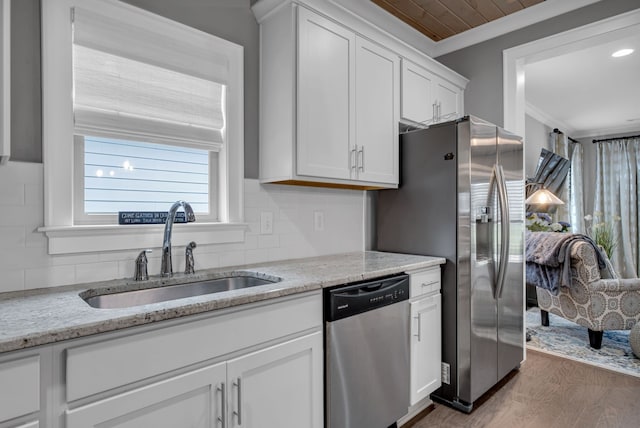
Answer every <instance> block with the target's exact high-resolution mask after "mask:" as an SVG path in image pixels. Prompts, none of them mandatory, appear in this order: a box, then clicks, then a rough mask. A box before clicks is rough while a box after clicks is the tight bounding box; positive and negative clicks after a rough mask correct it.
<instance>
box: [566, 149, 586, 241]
mask: <svg viewBox="0 0 640 428" xmlns="http://www.w3.org/2000/svg"><path fill="white" fill-rule="evenodd" d="M570 160H571V167H570V169H569V177H568V180H569V223H570V224H571V231H572V232H574V233H585V228H584V215H585V212H584V179H583V177H584V176H583V175H582V162H583V150H582V144H580V143H571V158H570Z"/></svg>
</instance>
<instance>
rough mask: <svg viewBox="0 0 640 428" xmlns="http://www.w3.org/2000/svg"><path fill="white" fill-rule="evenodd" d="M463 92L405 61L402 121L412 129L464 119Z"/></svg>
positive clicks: (403, 62)
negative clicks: (414, 126)
mask: <svg viewBox="0 0 640 428" xmlns="http://www.w3.org/2000/svg"><path fill="white" fill-rule="evenodd" d="M463 98H464V88H463V87H461V86H458V85H456V84H454V83H451V82H450V81H448V80H446V79H444V78H442V77H440V76H438V75H437V74H435V73H432V72H431V71H429V70H427V69H426V68H424V67H421V66H420V65H418V64H415V63H413V62H411V61H409V60H407V59H404V58H403V59H402V101H401V118H402V121H403V122H404V123H407V124H410V125H425V126H428V125H432V124H434V123H439V122H445V121H448V120H452V119H456V118H459V117H461V116H462V115H463Z"/></svg>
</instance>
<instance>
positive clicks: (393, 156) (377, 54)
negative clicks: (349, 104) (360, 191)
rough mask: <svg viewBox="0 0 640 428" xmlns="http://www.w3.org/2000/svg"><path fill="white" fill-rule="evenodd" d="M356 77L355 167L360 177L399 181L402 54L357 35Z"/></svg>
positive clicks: (390, 182)
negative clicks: (396, 53) (399, 55)
mask: <svg viewBox="0 0 640 428" xmlns="http://www.w3.org/2000/svg"><path fill="white" fill-rule="evenodd" d="M355 77H356V79H355V80H356V81H355V86H356V126H355V128H356V143H355V146H354V147H352V150H353V149H355V152H353V154H354V155H355V159H353V163H352V167H353V166H355V170H356V173H357V177H358V178H359V179H360V180H364V181H373V182H378V183H388V184H392V185H393V184H397V183H398V121H399V109H398V106H399V104H400V78H399V77H400V58H399V57H398V56H397V55H395V54H394V53H393V52H390V51H389V50H387V49H384V48H382V47H380V46H378V45H377V44H375V43H371V42H369V41H367V40H365V39H363V38H361V37H357V38H356V72H355ZM352 157H353V156H352Z"/></svg>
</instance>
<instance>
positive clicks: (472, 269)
mask: <svg viewBox="0 0 640 428" xmlns="http://www.w3.org/2000/svg"><path fill="white" fill-rule="evenodd" d="M400 159H401V163H400V177H401V178H400V186H399V188H398V189H395V190H382V191H380V192H378V197H377V202H376V206H377V209H376V225H377V226H376V242H377V245H376V247H377V249H378V250H380V251H392V252H400V253H411V254H423V255H432V256H441V257H444V258H445V259H446V264H445V265H444V267H443V271H442V274H443V275H442V360H443V361H442V362H443V367H442V369H443V382H442V387H441V388H440V389H438V390H437V391H436V392H435V393H434V394H432V399H435V400H438V401H443V402H446V403H448V404H450V405H452V406H453V407H455V408H457V409H459V410H463V411H466V412H470V411H471V410H472V407H473V403H474V401H476V400H477V399H478V398H479V397H480V396H481V395H483V394H484V393H485V392H487V391H488V390H489V389H490V388H491V387H492V386H494V385H495V384H496V383H498V382H499V381H500V380H501V379H503V378H504V377H505V376H506V375H507V374H508V373H509V372H510V371H512V370H513V369H515V368H518V367H519V365H520V363H521V361H522V360H523V356H524V355H523V346H524V331H523V327H524V310H523V305H524V296H523V291H524V285H523V283H524V274H523V272H524V270H523V267H524V266H523V264H524V255H523V241H524V172H523V143H522V140H521V138H520V137H517V136H515V135H513V134H510V133H509V132H507V131H505V130H504V129H501V128H499V127H497V126H495V125H493V124H491V123H488V122H486V121H484V120H481V119H478V118H476V117H473V116H469V117H465V118H462V119H459V120H456V121H452V122H447V123H443V124H439V125H434V126H431V127H429V128H428V129H424V130H418V131H413V132H408V133H405V134H403V135H402V136H401V138H400Z"/></svg>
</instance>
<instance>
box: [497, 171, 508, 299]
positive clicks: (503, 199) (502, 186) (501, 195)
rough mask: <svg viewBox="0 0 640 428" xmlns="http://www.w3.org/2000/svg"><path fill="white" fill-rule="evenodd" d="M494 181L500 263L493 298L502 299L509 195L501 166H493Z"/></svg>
mask: <svg viewBox="0 0 640 428" xmlns="http://www.w3.org/2000/svg"><path fill="white" fill-rule="evenodd" d="M495 172H496V181H497V183H496V184H497V186H496V187H497V188H498V204H499V205H500V227H501V233H500V261H499V263H498V280H497V283H496V288H495V296H494V297H495V298H496V299H499V298H500V297H502V289H503V287H504V280H505V276H506V273H507V265H508V263H509V243H510V242H509V241H510V239H509V238H510V236H509V233H510V231H509V227H510V222H509V195H508V193H507V183H506V180H505V178H504V170H503V169H502V165H500V164H496V165H495Z"/></svg>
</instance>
